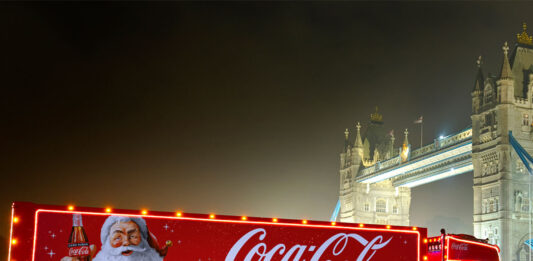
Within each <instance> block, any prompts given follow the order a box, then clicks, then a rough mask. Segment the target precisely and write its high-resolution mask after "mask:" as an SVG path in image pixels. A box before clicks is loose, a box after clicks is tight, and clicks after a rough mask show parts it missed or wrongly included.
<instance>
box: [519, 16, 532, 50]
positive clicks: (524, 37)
mask: <svg viewBox="0 0 533 261" xmlns="http://www.w3.org/2000/svg"><path fill="white" fill-rule="evenodd" d="M522 29H523V31H522V33H521V34H516V39H517V41H518V43H521V44H527V45H533V36H529V35H528V34H527V31H526V30H527V24H526V23H525V22H524V23H523V24H522Z"/></svg>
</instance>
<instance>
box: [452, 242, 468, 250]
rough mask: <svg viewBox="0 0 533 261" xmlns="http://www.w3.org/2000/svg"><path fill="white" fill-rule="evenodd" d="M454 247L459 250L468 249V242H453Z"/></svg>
mask: <svg viewBox="0 0 533 261" xmlns="http://www.w3.org/2000/svg"><path fill="white" fill-rule="evenodd" d="M452 249H453V250H459V251H468V244H465V243H462V244H457V243H452Z"/></svg>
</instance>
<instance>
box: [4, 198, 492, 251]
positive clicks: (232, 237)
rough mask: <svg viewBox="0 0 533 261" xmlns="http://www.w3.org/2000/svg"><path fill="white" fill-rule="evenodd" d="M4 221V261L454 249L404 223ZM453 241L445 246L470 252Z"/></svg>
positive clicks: (83, 214) (128, 216) (50, 217)
mask: <svg viewBox="0 0 533 261" xmlns="http://www.w3.org/2000/svg"><path fill="white" fill-rule="evenodd" d="M11 220H12V222H11V234H10V246H9V257H8V260H10V261H23V260H24V261H25V260H32V261H33V260H39V261H41V260H47V261H48V260H61V261H71V260H72V261H79V260H93V259H94V260H95V261H98V260H143V261H144V260H185V261H197V260H205V261H209V260H210V261H222V260H224V261H233V260H239V261H240V260H244V261H256V260H262V261H269V260H279V261H297V260H300V261H303V260H306V261H324V260H357V261H368V260H379V261H385V260H387V261H390V260H398V261H423V260H452V259H451V258H448V257H452V256H453V255H452V254H451V253H453V251H455V250H453V251H452V252H446V253H448V256H446V257H444V256H442V258H445V259H432V258H433V257H434V256H435V255H434V254H435V251H433V252H428V247H429V246H432V245H433V244H432V243H433V241H432V240H433V238H427V230H426V229H425V228H419V227H406V226H390V225H370V224H356V223H355V224H354V223H336V222H323V221H308V220H290V219H281V218H257V217H246V216H223V215H215V214H189V213H182V212H179V211H177V212H159V211H148V210H122V209H111V208H89V207H77V206H76V207H75V206H51V205H39V204H33V203H27V202H15V203H13V208H12V218H11ZM444 238H446V239H447V242H451V240H456V238H455V237H453V236H451V235H448V236H444ZM452 238H453V239H452ZM457 240H458V242H461V243H462V242H463V241H460V240H464V239H460V238H457ZM430 241H431V242H430ZM454 242H455V241H453V242H451V243H450V244H451V247H452V249H455V248H457V249H460V250H459V251H463V252H464V251H466V252H468V251H470V249H471V248H469V247H470V245H468V246H466V247H465V246H462V245H458V246H455V245H454ZM476 243H479V244H480V245H483V247H486V248H487V249H490V250H489V251H488V252H490V251H492V250H494V251H496V252H490V253H489V256H490V257H491V258H492V259H490V258H485V257H483V258H481V257H480V258H470V257H469V258H470V259H468V260H486V261H496V260H499V259H498V251H497V248H496V247H494V248H491V246H492V245H489V244H486V243H483V242H476ZM465 244H469V243H468V242H466V243H465ZM446 247H448V248H449V246H446ZM454 247H455V248H454ZM492 247H493V246H492ZM488 252H487V253H488ZM484 253H485V252H483V254H484ZM494 253H496V255H494ZM454 258H455V257H454ZM455 260H460V259H455Z"/></svg>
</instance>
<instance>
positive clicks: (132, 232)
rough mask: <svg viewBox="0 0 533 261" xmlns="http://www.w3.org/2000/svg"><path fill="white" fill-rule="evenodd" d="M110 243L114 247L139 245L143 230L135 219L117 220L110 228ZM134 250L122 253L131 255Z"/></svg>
mask: <svg viewBox="0 0 533 261" xmlns="http://www.w3.org/2000/svg"><path fill="white" fill-rule="evenodd" d="M110 232H111V234H110V238H109V239H110V240H109V244H110V245H111V247H113V248H118V247H121V246H130V245H134V246H138V245H139V244H140V243H141V239H142V237H141V231H140V229H139V226H137V224H136V223H135V222H133V221H128V222H117V223H116V224H114V225H113V226H111V229H110ZM132 253H133V251H131V250H128V251H124V252H122V255H124V256H129V255H131V254H132Z"/></svg>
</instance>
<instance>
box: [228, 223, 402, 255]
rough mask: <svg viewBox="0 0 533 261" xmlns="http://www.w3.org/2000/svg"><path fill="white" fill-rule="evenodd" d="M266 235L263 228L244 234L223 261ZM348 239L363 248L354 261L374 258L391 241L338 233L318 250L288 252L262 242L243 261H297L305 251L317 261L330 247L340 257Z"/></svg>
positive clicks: (303, 248)
mask: <svg viewBox="0 0 533 261" xmlns="http://www.w3.org/2000/svg"><path fill="white" fill-rule="evenodd" d="M266 234H267V233H266V231H265V229H263V228H257V229H254V230H252V231H250V232H248V233H246V234H245V235H244V236H242V237H241V238H240V239H239V240H238V241H237V242H235V244H234V245H233V247H232V248H231V249H230V251H229V252H228V254H227V255H226V259H225V261H234V260H235V258H236V257H237V256H238V255H239V254H244V253H246V250H243V249H242V247H243V246H244V245H245V244H246V243H247V242H248V241H249V240H250V239H251V238H253V237H254V236H257V238H258V239H259V241H263V240H264V239H265V237H266ZM350 239H355V241H357V242H359V243H360V244H361V245H362V246H363V247H364V248H363V250H362V251H361V252H359V253H356V255H358V256H357V259H356V261H368V260H370V259H371V258H372V257H373V256H374V254H376V251H378V250H379V249H382V248H383V247H385V246H386V245H387V244H388V243H389V242H390V241H391V240H392V237H390V238H389V239H388V240H386V241H383V236H376V237H374V238H373V239H372V240H370V241H368V240H366V239H365V238H363V237H362V236H361V235H359V234H356V233H350V234H346V233H338V234H335V235H333V236H331V237H330V238H329V239H328V240H326V241H324V242H323V243H322V245H320V246H319V247H318V248H316V246H308V245H299V244H295V245H293V246H292V247H291V248H289V249H288V250H287V246H285V244H283V243H279V244H277V245H275V246H274V247H272V248H271V249H270V250H269V248H268V246H267V245H266V244H265V243H264V242H258V243H257V244H256V245H255V246H253V247H251V249H250V250H249V251H248V252H247V253H246V257H245V258H244V261H251V260H252V258H254V257H259V260H260V261H270V260H273V258H275V257H282V258H281V261H289V260H291V261H299V260H300V258H301V257H302V256H303V255H304V253H305V251H308V252H313V251H314V253H313V256H312V257H311V259H309V260H310V261H319V260H320V258H321V257H322V255H323V254H324V253H325V252H326V250H328V249H329V247H330V246H333V248H331V254H333V255H334V256H338V255H340V254H341V253H342V252H343V251H344V249H345V248H346V247H347V246H348V243H349V241H350ZM286 250H287V251H286ZM315 250H316V251H315ZM241 251H242V252H241ZM285 251H286V252H285ZM291 258H292V259H291Z"/></svg>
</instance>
